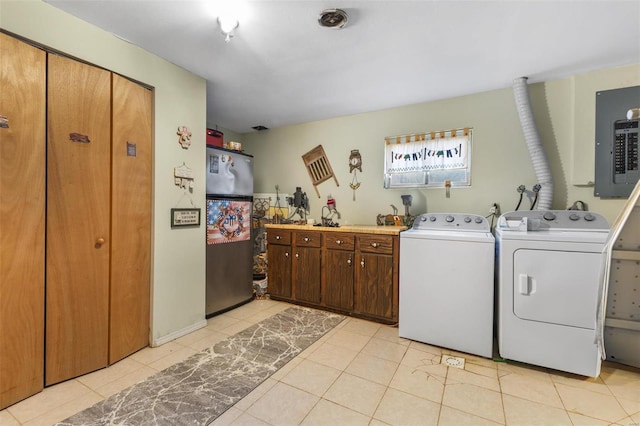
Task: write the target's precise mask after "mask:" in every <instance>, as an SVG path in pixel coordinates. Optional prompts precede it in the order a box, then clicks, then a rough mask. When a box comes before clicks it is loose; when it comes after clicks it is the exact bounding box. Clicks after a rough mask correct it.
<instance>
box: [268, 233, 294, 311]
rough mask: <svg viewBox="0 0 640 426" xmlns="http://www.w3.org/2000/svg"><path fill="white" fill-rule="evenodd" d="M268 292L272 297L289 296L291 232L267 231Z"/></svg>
mask: <svg viewBox="0 0 640 426" xmlns="http://www.w3.org/2000/svg"><path fill="white" fill-rule="evenodd" d="M267 264H268V268H267V276H268V290H267V291H268V292H269V294H270V295H271V296H272V297H273V298H274V299H277V298H285V299H290V298H291V232H290V231H283V230H280V229H269V230H268V231H267Z"/></svg>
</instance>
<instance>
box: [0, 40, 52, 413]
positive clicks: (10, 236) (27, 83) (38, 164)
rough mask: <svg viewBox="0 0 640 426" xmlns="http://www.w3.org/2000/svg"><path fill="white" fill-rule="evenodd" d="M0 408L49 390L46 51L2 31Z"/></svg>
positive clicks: (0, 79) (0, 104)
mask: <svg viewBox="0 0 640 426" xmlns="http://www.w3.org/2000/svg"><path fill="white" fill-rule="evenodd" d="M0 57H1V58H2V59H1V60H0V116H1V117H0V410H2V409H3V408H5V407H7V406H9V405H11V404H13V403H15V402H17V401H20V400H21V399H24V398H26V397H28V396H30V395H32V394H35V393H37V392H39V391H41V390H42V388H43V374H44V373H43V371H44V369H43V366H44V363H43V357H44V232H45V213H44V205H45V129H46V115H45V111H46V110H45V100H46V53H45V52H44V51H43V50H40V49H38V48H36V47H33V46H30V45H28V44H26V43H23V42H21V41H18V40H16V39H14V38H13V37H10V36H8V35H6V34H3V33H0Z"/></svg>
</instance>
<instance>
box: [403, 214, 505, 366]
mask: <svg viewBox="0 0 640 426" xmlns="http://www.w3.org/2000/svg"><path fill="white" fill-rule="evenodd" d="M494 251H495V245H494V237H493V235H492V234H491V231H490V226H489V223H488V222H487V220H486V219H485V218H484V217H482V216H478V215H472V214H454V213H426V214H422V215H420V216H418V217H417V218H416V220H415V221H414V224H413V228H412V229H409V230H407V231H404V232H402V233H401V234H400V290H399V292H400V302H399V303H400V307H399V323H398V332H399V335H400V337H405V338H407V339H412V340H416V341H419V342H423V343H429V344H432V345H436V346H442V347H445V348H450V349H454V350H458V351H462V352H467V353H470V354H476V355H480V356H483V357H488V358H491V357H492V356H493V310H494V309H493V306H494V303H493V302H494Z"/></svg>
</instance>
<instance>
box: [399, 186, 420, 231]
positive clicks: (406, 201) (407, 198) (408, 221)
mask: <svg viewBox="0 0 640 426" xmlns="http://www.w3.org/2000/svg"><path fill="white" fill-rule="evenodd" d="M400 198H402V204H403V205H404V218H402V222H403V224H404V225H405V226H408V227H409V228H411V227H412V226H413V222H414V221H415V220H416V217H415V216H412V215H411V213H409V207H411V201H412V200H413V197H412V196H411V195H409V194H407V195H401V196H400Z"/></svg>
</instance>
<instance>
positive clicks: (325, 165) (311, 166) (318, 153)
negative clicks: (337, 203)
mask: <svg viewBox="0 0 640 426" xmlns="http://www.w3.org/2000/svg"><path fill="white" fill-rule="evenodd" d="M302 161H304V165H305V167H306V168H307V172H308V173H309V177H310V178H311V183H312V184H313V189H315V190H316V195H317V196H318V198H320V191H318V185H319V184H321V183H322V182H324V181H325V180H327V179H330V178H333V180H334V181H335V182H336V186H340V184H339V183H338V179H337V178H336V176H335V175H334V174H333V169H332V168H331V164H329V159H328V158H327V154H325V152H324V148H322V145H318V146H316V147H315V148H313V149H312V150H311V151H309V152H307V153H306V154H304V155H303V156H302Z"/></svg>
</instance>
